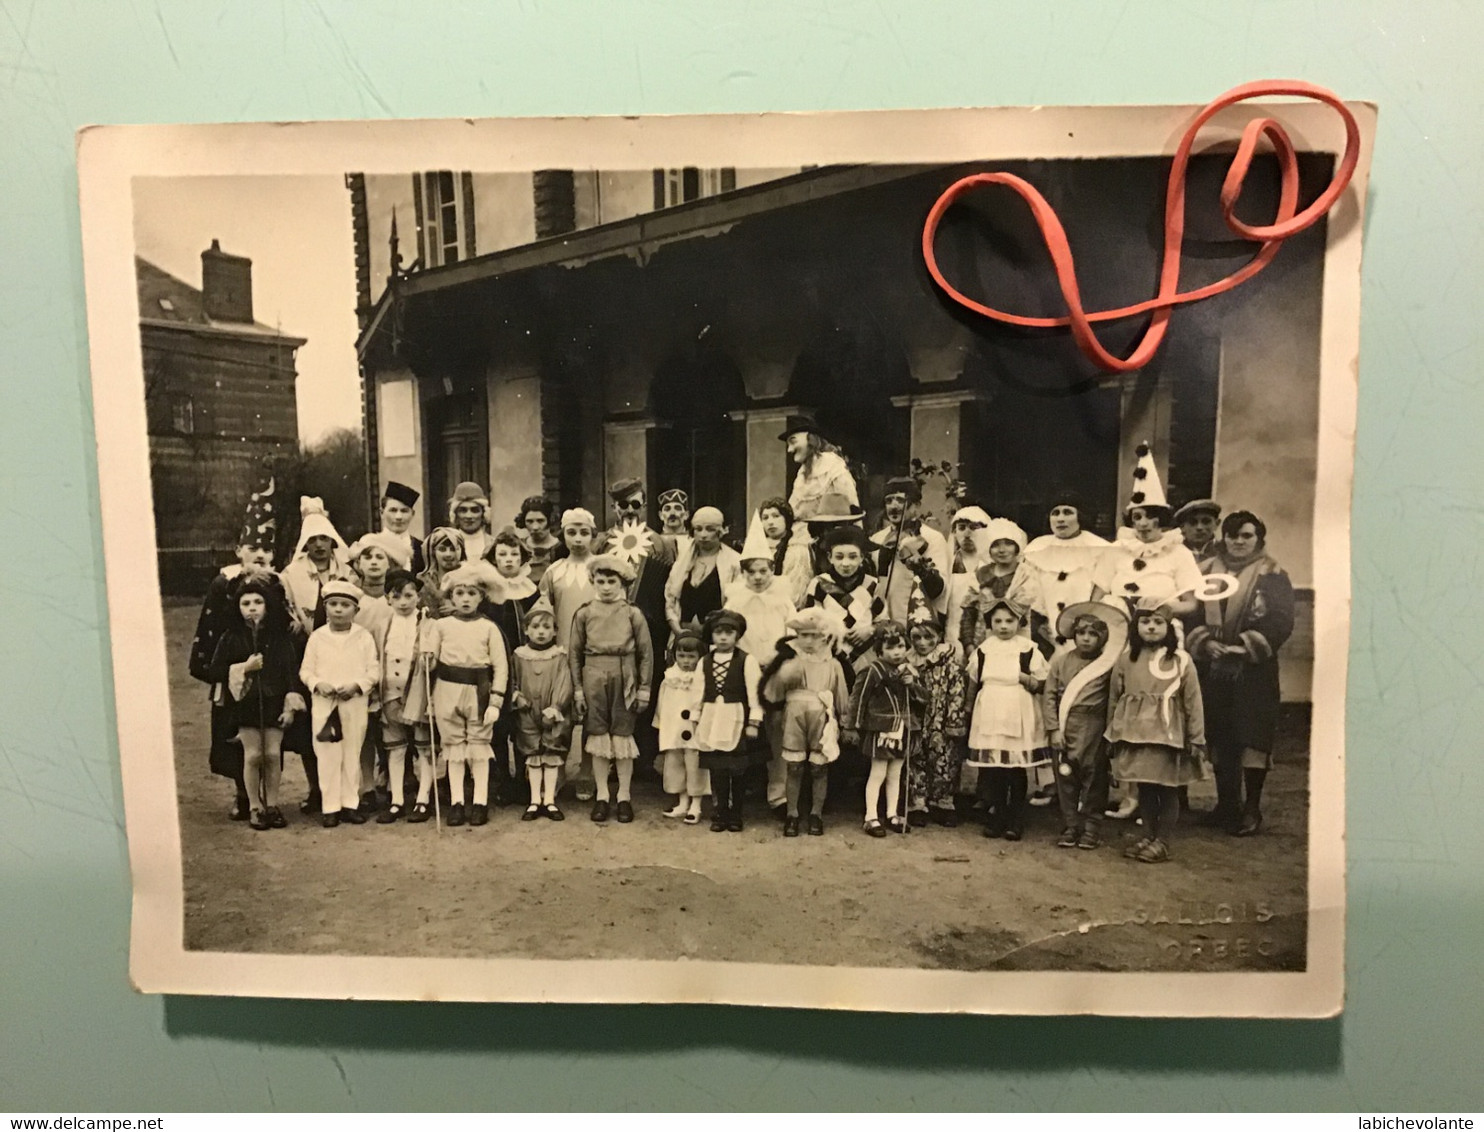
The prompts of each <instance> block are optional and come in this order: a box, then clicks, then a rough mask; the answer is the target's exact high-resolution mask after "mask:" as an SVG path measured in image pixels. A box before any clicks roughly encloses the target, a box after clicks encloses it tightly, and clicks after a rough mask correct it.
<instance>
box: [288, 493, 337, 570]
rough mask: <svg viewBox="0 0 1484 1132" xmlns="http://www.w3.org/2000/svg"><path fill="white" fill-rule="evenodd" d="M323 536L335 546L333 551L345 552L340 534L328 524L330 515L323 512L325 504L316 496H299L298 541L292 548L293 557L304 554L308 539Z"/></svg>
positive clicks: (333, 526) (331, 524) (333, 525)
mask: <svg viewBox="0 0 1484 1132" xmlns="http://www.w3.org/2000/svg"><path fill="white" fill-rule="evenodd" d="M318 535H323V536H324V537H325V538H327V539H329V540H330V541H331V542H332V543H334V544H335V549H336V550H337V551H338V552H339V553H340V554H342V555H343V554H344V553H345V551H346V549H347V548H346V545H345V540H344V539H343V538H341V537H340V532H339V531H337V530H336V529H335V524H333V523H331V522H330V513H329V512H328V511H326V510H325V504H324V501H323V500H322V499H320V497H319V496H317V495H301V496H299V541H298V543H297V545H295V547H294V557H296V558H297V557H298V556H299V555H301V554H303V553H304V547H305V544H307V543H308V542H309V540H310V539H312V538H314V537H316V536H318Z"/></svg>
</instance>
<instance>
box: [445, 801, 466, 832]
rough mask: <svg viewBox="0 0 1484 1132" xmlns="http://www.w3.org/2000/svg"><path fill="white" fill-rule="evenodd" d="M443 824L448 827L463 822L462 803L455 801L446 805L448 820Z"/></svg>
mask: <svg viewBox="0 0 1484 1132" xmlns="http://www.w3.org/2000/svg"><path fill="white" fill-rule="evenodd" d="M444 824H445V825H447V826H449V827H450V828H452V827H453V826H458V825H463V824H464V803H462V802H455V803H453V805H451V806H449V807H448V821H447V822H445V823H444Z"/></svg>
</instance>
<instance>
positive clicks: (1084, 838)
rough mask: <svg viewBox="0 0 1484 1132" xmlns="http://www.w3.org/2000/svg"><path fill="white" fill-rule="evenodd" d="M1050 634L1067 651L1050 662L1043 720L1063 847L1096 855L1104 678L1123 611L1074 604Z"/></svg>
mask: <svg viewBox="0 0 1484 1132" xmlns="http://www.w3.org/2000/svg"><path fill="white" fill-rule="evenodd" d="M1054 631H1055V633H1056V635H1057V636H1058V637H1060V638H1061V639H1063V640H1065V641H1068V642H1070V644H1071V647H1070V648H1067V649H1063V650H1061V651H1059V652H1058V653H1057V654H1056V655H1055V656H1053V657H1052V658H1051V665H1050V669H1049V671H1048V672H1047V674H1046V687H1045V690H1044V691H1043V692H1042V696H1043V700H1042V707H1041V710H1042V714H1043V715H1044V717H1045V720H1046V730H1047V733H1048V736H1049V740H1050V745H1051V749H1052V751H1053V753H1054V754H1055V758H1056V772H1057V777H1056V785H1057V799H1058V801H1059V802H1060V803H1061V819H1062V831H1061V837H1060V838H1059V839H1058V840H1057V843H1056V844H1057V846H1058V847H1059V848H1062V849H1073V848H1075V849H1096V848H1097V847H1098V846H1099V845H1100V844H1101V841H1100V839H1099V837H1098V831H1099V829H1100V827H1101V826H1102V821H1103V810H1104V808H1105V807H1106V806H1107V804H1108V751H1107V745H1106V744H1105V743H1104V742H1103V731H1104V729H1105V728H1106V727H1107V723H1108V674H1109V673H1110V672H1111V671H1112V669H1113V665H1114V663H1115V662H1116V661H1117V659H1118V656H1119V654H1120V653H1121V652H1122V651H1123V643H1124V641H1125V640H1126V639H1127V637H1128V615H1127V614H1126V613H1124V611H1123V609H1122V607H1121V606H1120V605H1115V604H1110V603H1106V602H1100V601H1085V602H1077V603H1074V604H1072V605H1069V606H1067V607H1066V608H1065V609H1063V610H1062V612H1061V616H1060V617H1058V618H1057V620H1056V624H1055V626H1054Z"/></svg>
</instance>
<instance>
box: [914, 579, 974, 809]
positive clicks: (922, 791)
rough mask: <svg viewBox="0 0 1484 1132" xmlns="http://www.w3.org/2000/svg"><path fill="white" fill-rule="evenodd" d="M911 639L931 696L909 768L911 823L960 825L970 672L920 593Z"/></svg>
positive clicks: (916, 668) (921, 677) (916, 664)
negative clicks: (957, 794) (956, 799)
mask: <svg viewBox="0 0 1484 1132" xmlns="http://www.w3.org/2000/svg"><path fill="white" fill-rule="evenodd" d="M909 609H910V613H909V616H908V619H907V639H908V640H909V641H910V642H911V644H912V654H911V655H910V656H909V657H908V658H907V663H908V664H910V665H911V666H912V671H913V672H915V673H916V674H917V678H918V680H919V681H921V683H922V688H923V691H924V693H926V695H927V704H926V706H925V707H924V708H923V716H922V741H921V742H920V743H918V744H917V745H916V749H915V752H914V757H913V758H912V760H911V761H910V762H909V763H908V764H907V821H908V822H909V823H910V824H911V825H914V826H923V825H926V824H927V822H928V819H929V818H931V819H932V820H933V821H936V822H937V823H938V824H939V825H943V826H956V825H958V813H957V810H956V808H955V804H954V794H955V792H956V791H957V790H958V784H959V778H960V776H961V774H962V772H963V762H964V738H965V736H967V734H968V725H969V699H968V686H967V681H966V680H965V677H964V666H963V664H962V663H961V662H960V661H959V659H958V657H957V656H956V655H955V653H954V651H953V646H952V645H950V644H949V643H948V642H947V641H945V640H944V639H943V631H942V630H941V629H939V628H938V621H937V618H935V617H934V616H933V611H932V608H931V607H930V606H929V605H928V604H927V600H926V595H924V594H922V593H921V592H920V591H918V592H915V593H914V594H913V595H912V601H911V603H910V605H909Z"/></svg>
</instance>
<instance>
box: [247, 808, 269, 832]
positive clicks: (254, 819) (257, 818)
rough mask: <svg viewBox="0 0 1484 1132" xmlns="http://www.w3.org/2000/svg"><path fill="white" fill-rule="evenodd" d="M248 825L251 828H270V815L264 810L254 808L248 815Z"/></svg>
mask: <svg viewBox="0 0 1484 1132" xmlns="http://www.w3.org/2000/svg"><path fill="white" fill-rule="evenodd" d="M247 827H248V828H249V829H258V830H262V829H268V828H269V825H268V815H267V814H266V813H264V812H263V811H262V810H253V811H252V812H251V813H250V814H248V815H247Z"/></svg>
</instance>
